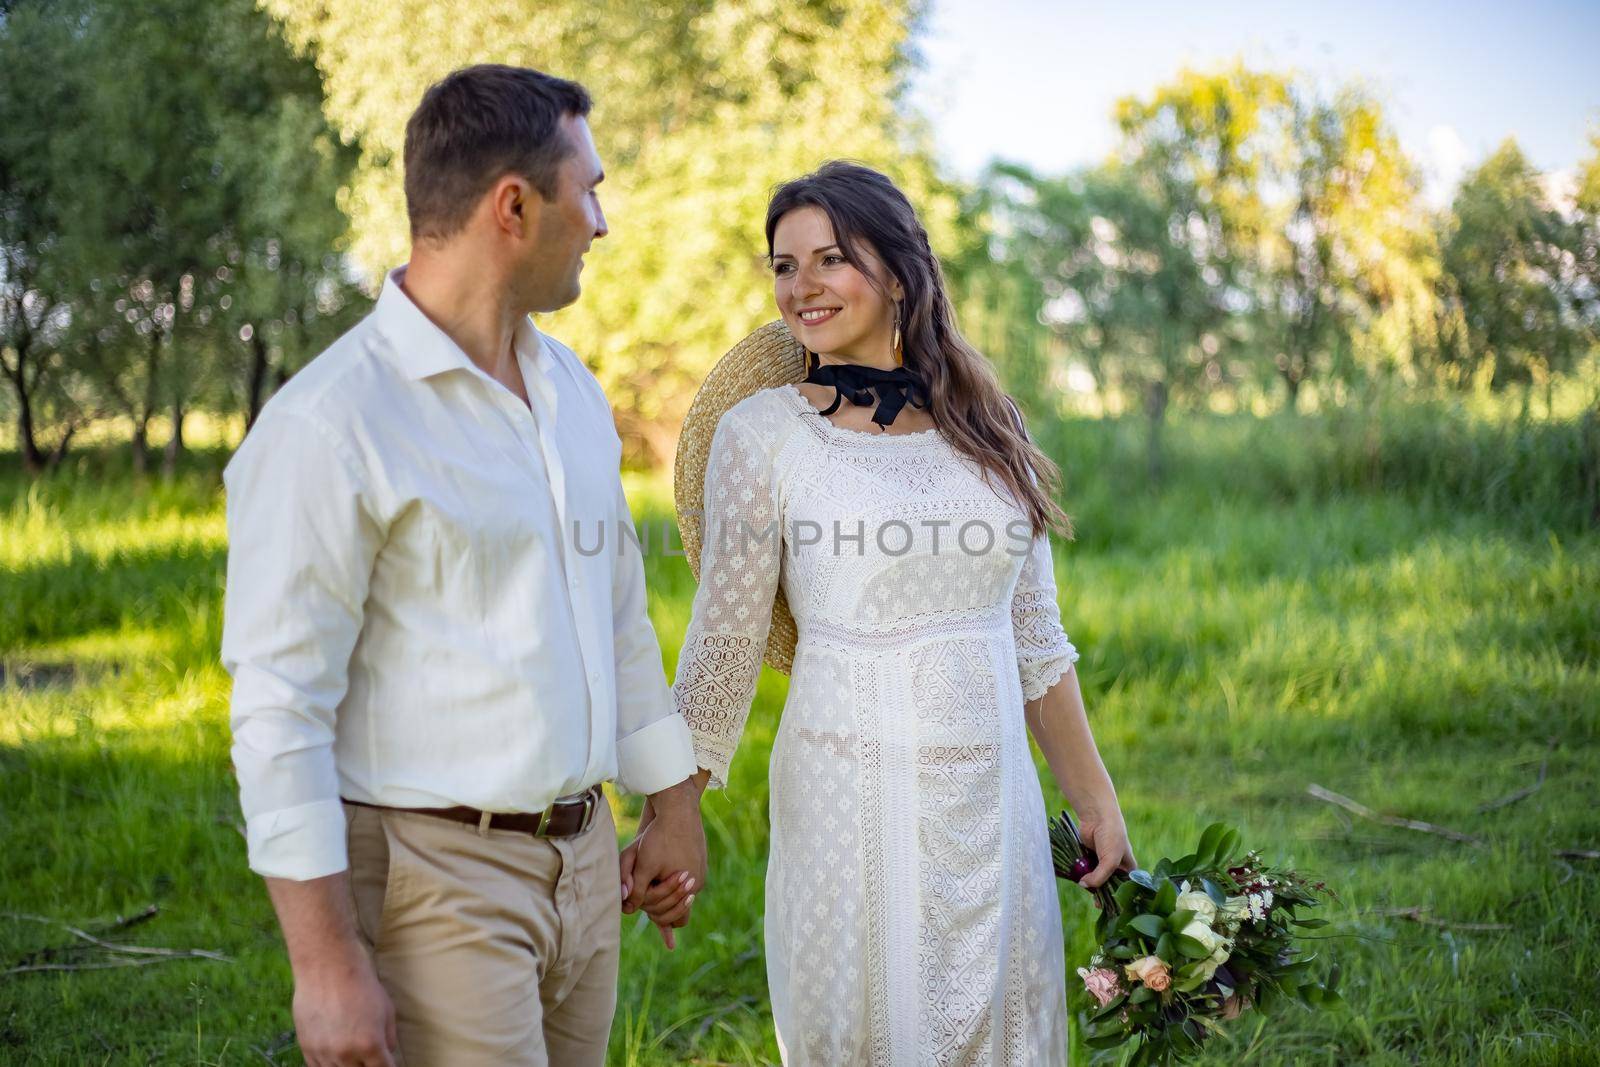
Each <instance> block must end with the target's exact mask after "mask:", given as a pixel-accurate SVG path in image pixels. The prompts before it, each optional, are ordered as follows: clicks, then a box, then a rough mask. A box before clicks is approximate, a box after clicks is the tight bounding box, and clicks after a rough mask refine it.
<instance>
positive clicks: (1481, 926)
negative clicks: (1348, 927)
mask: <svg viewBox="0 0 1600 1067" xmlns="http://www.w3.org/2000/svg"><path fill="white" fill-rule="evenodd" d="M1361 914H1363V915H1378V916H1383V917H1393V918H1396V919H1410V920H1411V921H1412V922H1415V923H1422V924H1423V925H1424V926H1441V927H1446V928H1448V929H1451V930H1510V929H1512V925H1511V924H1510V923H1460V922H1451V921H1449V920H1447V919H1435V918H1434V917H1433V916H1431V915H1429V914H1428V908H1427V907H1426V906H1425V905H1422V904H1417V905H1413V906H1412V907H1409V908H1382V909H1379V910H1374V911H1367V912H1362V913H1361Z"/></svg>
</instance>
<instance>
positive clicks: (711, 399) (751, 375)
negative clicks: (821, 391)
mask: <svg viewBox="0 0 1600 1067" xmlns="http://www.w3.org/2000/svg"><path fill="white" fill-rule="evenodd" d="M805 376H806V360H805V349H803V348H801V347H800V343H799V342H798V341H796V340H795V339H794V335H793V334H791V333H790V332H789V327H788V326H786V325H784V323H783V320H781V319H780V320H778V321H776V322H769V323H767V324H766V325H765V326H762V327H759V328H757V329H756V330H755V332H753V333H751V334H750V336H748V337H746V338H745V339H744V340H742V341H740V342H739V343H738V344H736V345H734V346H733V347H732V348H731V349H729V350H728V352H727V354H726V355H724V356H723V357H722V358H721V359H719V360H718V361H717V364H716V366H714V367H712V368H711V373H710V374H707V375H706V380H705V381H704V382H703V383H701V385H700V391H699V392H698V393H696V394H695V397H694V402H693V403H692V404H690V405H689V414H688V415H687V416H685V417H684V420H683V432H682V433H681V434H680V436H679V437H678V454H677V457H676V459H675V460H674V461H673V466H672V496H673V503H674V505H675V506H676V508H677V512H678V531H679V536H681V537H682V538H683V551H684V555H685V557H686V558H687V559H688V560H689V570H690V571H692V572H693V573H694V576H695V580H696V581H698V580H699V579H700V544H701V531H702V526H701V514H700V512H701V509H702V508H703V507H704V506H705V484H706V460H707V459H708V458H709V455H710V451H711V437H712V435H713V434H714V433H716V429H717V423H718V422H719V421H720V420H721V419H722V413H723V412H725V411H727V410H728V409H729V408H731V407H733V406H734V405H735V404H737V403H738V402H739V401H741V400H743V399H745V398H746V397H748V396H753V395H755V394H756V393H759V392H760V391H761V390H763V389H770V388H772V387H774V386H778V385H787V384H789V383H791V382H801V381H804V380H805ZM796 636H797V634H796V631H795V625H794V616H793V615H792V614H791V613H790V611H789V601H788V599H787V598H785V597H784V595H783V589H782V588H779V590H778V595H777V597H776V599H775V600H774V601H773V604H772V630H771V631H770V632H769V633H768V635H767V651H766V657H765V658H766V661H767V663H768V665H770V666H771V667H772V668H773V669H774V670H778V671H782V672H783V673H784V674H788V673H789V668H790V666H791V664H793V662H794V645H795V639H796Z"/></svg>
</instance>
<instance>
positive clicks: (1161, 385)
mask: <svg viewBox="0 0 1600 1067" xmlns="http://www.w3.org/2000/svg"><path fill="white" fill-rule="evenodd" d="M1144 413H1145V418H1146V420H1147V423H1146V426H1147V429H1148V431H1149V436H1148V438H1147V439H1146V442H1145V444H1146V452H1145V462H1146V470H1147V471H1148V473H1149V476H1150V484H1151V485H1160V484H1161V479H1162V477H1163V476H1164V475H1165V473H1166V471H1165V463H1164V460H1163V457H1162V454H1161V431H1162V428H1163V426H1164V424H1165V422H1166V416H1167V383H1166V382H1151V383H1150V384H1149V385H1147V386H1146V387H1145V392H1144Z"/></svg>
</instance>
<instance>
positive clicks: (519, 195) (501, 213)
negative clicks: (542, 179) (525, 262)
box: [489, 174, 544, 237]
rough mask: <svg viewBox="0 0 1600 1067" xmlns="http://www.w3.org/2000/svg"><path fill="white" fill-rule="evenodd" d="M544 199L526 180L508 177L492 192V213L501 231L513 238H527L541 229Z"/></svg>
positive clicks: (490, 193)
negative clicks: (540, 219)
mask: <svg viewBox="0 0 1600 1067" xmlns="http://www.w3.org/2000/svg"><path fill="white" fill-rule="evenodd" d="M543 202H544V198H543V197H542V196H540V195H539V190H537V189H535V188H534V187H533V186H532V185H531V184H529V182H528V180H527V179H526V178H522V177H519V176H517V175H514V174H507V175H505V176H504V177H502V178H500V179H499V180H498V181H496V182H495V183H494V185H493V186H491V187H490V189H489V211H490V214H491V215H492V216H493V218H494V223H495V226H496V228H497V229H499V230H500V231H501V232H503V233H505V234H507V235H508V236H512V237H527V236H529V235H530V234H532V233H533V231H534V230H535V228H537V227H538V225H539V207H540V205H541V204H543Z"/></svg>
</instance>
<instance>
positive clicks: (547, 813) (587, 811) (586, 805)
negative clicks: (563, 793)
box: [533, 788, 597, 837]
mask: <svg viewBox="0 0 1600 1067" xmlns="http://www.w3.org/2000/svg"><path fill="white" fill-rule="evenodd" d="M561 802H562V801H561V798H560V797H557V798H556V799H555V800H552V801H551V802H550V806H549V807H548V808H545V809H544V813H543V814H542V815H540V816H539V828H538V829H537V830H535V831H534V832H533V836H534V837H549V836H550V822H551V819H552V818H553V817H554V815H555V812H556V805H558V804H560V803H561ZM567 803H568V804H571V803H575V802H574V801H567ZM576 803H580V804H582V805H583V822H582V824H581V825H580V826H579V827H578V829H577V833H578V834H581V833H583V832H584V831H585V830H587V829H589V825H590V824H591V823H593V822H594V811H595V805H596V803H597V802H596V800H595V790H594V789H593V788H589V789H586V790H584V792H583V798H582V799H581V800H579V801H576ZM565 836H567V837H573V836H576V834H567V835H565Z"/></svg>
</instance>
